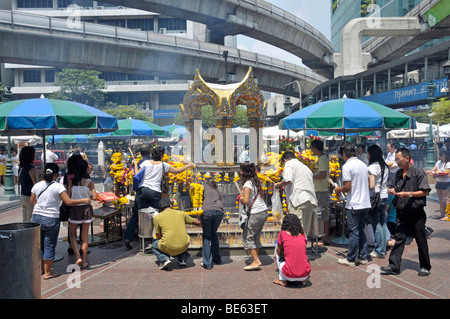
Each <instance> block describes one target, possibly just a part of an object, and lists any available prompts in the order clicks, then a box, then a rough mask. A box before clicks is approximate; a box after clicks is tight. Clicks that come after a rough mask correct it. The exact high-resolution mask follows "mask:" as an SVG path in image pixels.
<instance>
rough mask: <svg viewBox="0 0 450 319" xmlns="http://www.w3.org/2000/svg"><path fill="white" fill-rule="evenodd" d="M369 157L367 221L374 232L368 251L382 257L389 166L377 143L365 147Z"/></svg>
mask: <svg viewBox="0 0 450 319" xmlns="http://www.w3.org/2000/svg"><path fill="white" fill-rule="evenodd" d="M367 157H368V158H369V167H368V170H369V190H370V201H371V204H372V208H371V210H370V212H369V221H370V224H371V225H372V228H373V232H374V234H375V248H374V250H373V251H372V252H371V253H370V256H371V257H372V258H384V256H385V255H386V243H387V240H388V238H387V231H386V205H387V202H388V192H387V187H386V185H387V181H388V176H389V167H388V166H387V165H386V163H385V161H384V159H383V151H382V150H381V148H380V147H379V146H378V145H371V146H369V148H368V149H367Z"/></svg>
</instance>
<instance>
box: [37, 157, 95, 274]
mask: <svg viewBox="0 0 450 319" xmlns="http://www.w3.org/2000/svg"><path fill="white" fill-rule="evenodd" d="M58 172H59V167H58V165H56V164H55V163H48V164H47V165H46V166H45V173H44V180H43V181H41V182H39V183H36V184H35V185H34V186H33V188H32V189H31V197H30V202H31V204H32V205H33V206H34V208H33V215H32V218H31V221H33V222H34V223H39V224H41V267H42V268H41V269H42V273H43V274H44V277H43V279H50V278H53V277H57V276H59V274H57V273H53V272H51V269H52V265H53V259H54V258H55V248H56V243H57V241H58V235H59V226H60V221H59V207H60V206H61V200H62V201H63V202H64V204H66V205H68V206H75V205H78V204H85V205H87V204H90V203H91V199H90V198H83V199H77V200H73V199H70V197H69V195H68V194H67V191H66V188H65V187H64V185H63V184H60V183H56V182H55V181H56V179H57V178H58V175H59V173H58Z"/></svg>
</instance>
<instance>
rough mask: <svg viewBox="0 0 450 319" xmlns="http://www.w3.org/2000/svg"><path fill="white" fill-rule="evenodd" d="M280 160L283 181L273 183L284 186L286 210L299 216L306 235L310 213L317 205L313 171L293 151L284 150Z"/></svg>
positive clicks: (278, 186) (309, 222) (307, 233)
mask: <svg viewBox="0 0 450 319" xmlns="http://www.w3.org/2000/svg"><path fill="white" fill-rule="evenodd" d="M280 161H281V163H284V170H283V181H281V182H279V183H275V184H274V187H276V188H281V187H283V186H284V187H285V190H286V201H287V203H288V212H289V214H295V215H297V216H298V218H300V221H301V222H302V226H303V230H304V231H305V235H306V236H308V235H309V233H310V228H311V219H312V213H313V211H314V209H315V208H316V207H317V199H316V192H315V189H314V181H313V173H312V172H311V170H310V169H309V168H308V167H307V166H306V165H304V164H303V163H301V162H300V161H299V160H298V159H297V158H296V157H295V154H294V153H293V152H289V151H288V152H284V154H283V156H282V157H281V160H280Z"/></svg>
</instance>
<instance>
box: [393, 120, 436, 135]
mask: <svg viewBox="0 0 450 319" xmlns="http://www.w3.org/2000/svg"><path fill="white" fill-rule="evenodd" d="M436 129H437V125H433V134H434V135H435V136H436V134H437V133H436ZM429 130H430V124H427V123H420V122H416V129H402V130H392V131H389V132H387V135H386V137H387V138H428V137H429V136H430V133H429ZM439 131H440V130H439ZM443 137H445V136H443Z"/></svg>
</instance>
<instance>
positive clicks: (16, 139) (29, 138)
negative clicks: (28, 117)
mask: <svg viewBox="0 0 450 319" xmlns="http://www.w3.org/2000/svg"><path fill="white" fill-rule="evenodd" d="M11 142H12V143H13V144H17V143H28V144H29V145H36V144H42V137H39V136H37V135H23V136H11ZM0 143H1V144H7V143H8V137H7V136H0Z"/></svg>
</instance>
